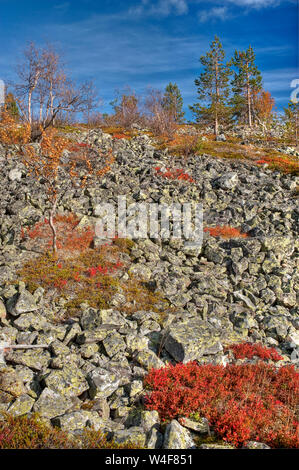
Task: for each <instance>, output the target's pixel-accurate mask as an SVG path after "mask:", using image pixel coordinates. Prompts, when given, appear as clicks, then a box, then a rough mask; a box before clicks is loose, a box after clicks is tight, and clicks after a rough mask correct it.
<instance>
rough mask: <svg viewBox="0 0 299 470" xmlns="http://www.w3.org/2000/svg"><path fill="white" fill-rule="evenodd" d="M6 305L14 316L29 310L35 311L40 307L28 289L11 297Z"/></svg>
mask: <svg viewBox="0 0 299 470" xmlns="http://www.w3.org/2000/svg"><path fill="white" fill-rule="evenodd" d="M6 307H7V310H8V312H9V313H10V314H11V315H14V316H18V315H21V314H22V313H27V312H35V311H36V310H37V309H38V307H37V305H36V301H35V298H34V297H33V295H32V294H30V292H28V291H26V290H23V291H22V292H20V293H19V294H15V295H14V296H13V297H12V298H10V299H9V300H8V301H7V303H6Z"/></svg>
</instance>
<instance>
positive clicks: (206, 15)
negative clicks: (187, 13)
mask: <svg viewBox="0 0 299 470" xmlns="http://www.w3.org/2000/svg"><path fill="white" fill-rule="evenodd" d="M229 16H230V14H229V13H228V8H227V7H214V8H211V9H210V10H202V11H200V12H199V13H198V18H199V21H200V22H201V23H205V22H206V21H210V20H215V19H218V20H222V21H223V20H226V19H227V18H228V17H229Z"/></svg>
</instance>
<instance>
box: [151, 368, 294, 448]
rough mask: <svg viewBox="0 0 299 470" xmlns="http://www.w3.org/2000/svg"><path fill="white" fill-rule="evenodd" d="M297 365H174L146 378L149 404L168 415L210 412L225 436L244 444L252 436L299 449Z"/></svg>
mask: <svg viewBox="0 0 299 470" xmlns="http://www.w3.org/2000/svg"><path fill="white" fill-rule="evenodd" d="M298 377H299V376H298V373H296V371H295V369H294V367H293V366H285V367H282V368H280V369H278V370H277V369H276V368H275V367H274V366H272V365H269V364H264V363H263V362H259V363H257V364H247V365H235V364H231V365H228V366H227V367H224V366H222V365H198V364H196V363H195V362H191V363H188V364H177V365H176V366H172V365H168V366H167V367H165V368H163V369H152V370H151V371H150V373H149V374H148V376H147V377H146V378H145V386H147V387H148V388H149V389H151V391H150V392H149V393H148V394H147V396H146V397H145V403H146V408H147V409H149V410H157V411H158V412H159V414H160V416H161V418H162V419H164V420H165V419H173V418H175V417H178V416H180V415H181V416H190V415H191V416H192V414H194V413H196V414H197V415H200V416H205V417H206V418H207V419H208V420H209V422H210V424H211V425H212V426H213V428H214V430H215V432H216V433H217V434H218V436H219V437H221V438H222V439H224V440H226V441H228V442H230V443H232V444H233V445H235V446H237V447H239V446H242V445H244V444H245V443H246V442H247V441H249V440H255V441H261V442H264V443H266V444H268V445H270V446H271V447H296V448H297V447H299V437H298V420H297V418H296V407H297V406H298V385H299V378H298Z"/></svg>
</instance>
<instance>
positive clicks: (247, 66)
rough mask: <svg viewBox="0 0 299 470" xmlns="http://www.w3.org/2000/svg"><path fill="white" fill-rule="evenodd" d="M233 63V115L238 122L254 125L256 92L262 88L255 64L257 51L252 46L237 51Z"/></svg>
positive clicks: (259, 74) (260, 77)
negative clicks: (245, 49) (234, 68)
mask: <svg viewBox="0 0 299 470" xmlns="http://www.w3.org/2000/svg"><path fill="white" fill-rule="evenodd" d="M231 65H233V66H234V67H236V71H235V73H234V78H233V80H232V83H231V84H232V91H233V93H234V95H233V98H232V100H231V105H232V108H233V116H234V117H235V118H237V120H238V122H242V121H245V120H246V122H247V124H248V125H249V127H251V126H252V123H253V114H254V110H253V99H254V94H255V93H257V92H259V91H260V90H261V89H262V76H261V73H260V71H259V70H258V68H257V66H256V65H255V53H254V51H253V49H252V47H251V46H249V48H248V49H247V51H235V54H234V57H233V58H232V60H231Z"/></svg>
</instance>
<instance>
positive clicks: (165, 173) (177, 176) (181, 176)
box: [155, 167, 195, 183]
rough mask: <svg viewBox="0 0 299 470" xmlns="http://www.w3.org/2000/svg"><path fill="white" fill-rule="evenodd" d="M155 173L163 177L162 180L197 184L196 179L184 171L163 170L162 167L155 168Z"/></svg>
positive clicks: (178, 169)
mask: <svg viewBox="0 0 299 470" xmlns="http://www.w3.org/2000/svg"><path fill="white" fill-rule="evenodd" d="M155 172H156V174H157V176H161V177H162V178H165V179H169V180H178V181H187V182H188V183H195V181H194V179H193V178H192V177H191V176H190V175H188V173H185V172H184V170H183V169H181V168H176V169H170V168H166V169H165V170H163V169H162V168H160V167H156V168H155Z"/></svg>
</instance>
